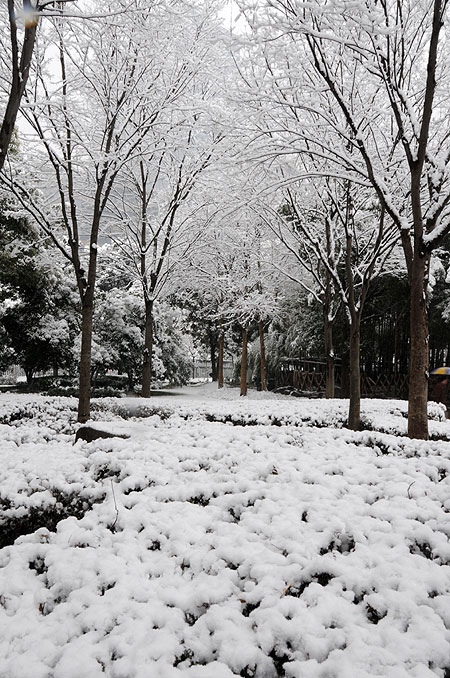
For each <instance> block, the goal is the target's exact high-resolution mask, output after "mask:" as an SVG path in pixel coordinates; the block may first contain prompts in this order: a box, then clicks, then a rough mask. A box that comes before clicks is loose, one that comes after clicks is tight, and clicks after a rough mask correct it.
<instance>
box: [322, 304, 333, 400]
mask: <svg viewBox="0 0 450 678" xmlns="http://www.w3.org/2000/svg"><path fill="white" fill-rule="evenodd" d="M324 330H325V355H326V360H327V374H326V382H325V398H334V348H333V324H332V323H330V321H329V319H328V313H327V312H326V310H325V311H324Z"/></svg>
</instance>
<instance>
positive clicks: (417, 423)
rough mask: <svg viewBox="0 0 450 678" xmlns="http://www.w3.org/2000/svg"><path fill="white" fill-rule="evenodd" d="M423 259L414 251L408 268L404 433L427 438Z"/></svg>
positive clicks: (426, 345) (426, 330) (425, 310)
mask: <svg viewBox="0 0 450 678" xmlns="http://www.w3.org/2000/svg"><path fill="white" fill-rule="evenodd" d="M426 265H427V261H426V258H425V257H423V256H420V254H418V253H417V251H416V252H415V254H414V258H413V261H412V267H411V279H410V284H411V300H410V332H411V345H410V354H409V396H408V436H409V437H410V438H419V439H421V440H428V415H427V402H428V368H429V349H428V318H427V309H426V299H425V291H424V290H425V271H426Z"/></svg>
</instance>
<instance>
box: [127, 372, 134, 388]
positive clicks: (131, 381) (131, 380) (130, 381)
mask: <svg viewBox="0 0 450 678" xmlns="http://www.w3.org/2000/svg"><path fill="white" fill-rule="evenodd" d="M127 381H128V390H129V392H130V393H132V392H133V391H134V375H133V370H132V369H131V368H130V369H128V370H127Z"/></svg>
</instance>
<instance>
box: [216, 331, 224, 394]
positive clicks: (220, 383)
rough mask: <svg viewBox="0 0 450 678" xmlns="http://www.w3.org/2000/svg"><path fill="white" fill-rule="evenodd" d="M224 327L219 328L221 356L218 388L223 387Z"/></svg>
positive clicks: (218, 370) (218, 364) (218, 365)
mask: <svg viewBox="0 0 450 678" xmlns="http://www.w3.org/2000/svg"><path fill="white" fill-rule="evenodd" d="M223 340H224V336H223V329H222V327H220V329H219V356H218V360H217V388H223Z"/></svg>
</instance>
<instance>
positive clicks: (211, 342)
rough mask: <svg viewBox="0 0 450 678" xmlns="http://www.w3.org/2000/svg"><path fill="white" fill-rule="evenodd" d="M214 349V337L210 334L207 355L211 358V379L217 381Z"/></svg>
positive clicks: (215, 344)
mask: <svg viewBox="0 0 450 678" xmlns="http://www.w3.org/2000/svg"><path fill="white" fill-rule="evenodd" d="M216 348H217V342H216V339H215V337H214V335H213V334H212V333H211V334H210V335H209V355H210V358H211V378H212V380H213V381H217V361H216Z"/></svg>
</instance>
